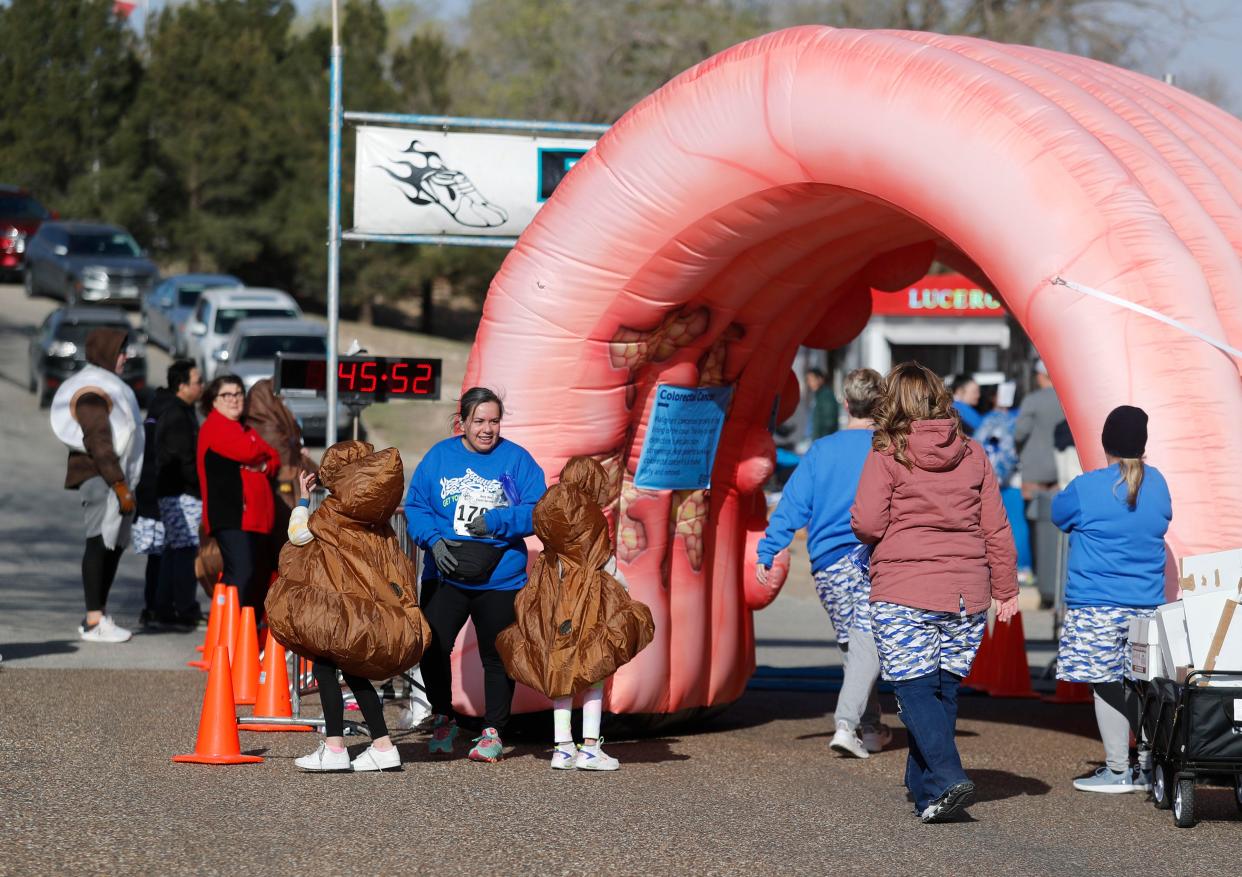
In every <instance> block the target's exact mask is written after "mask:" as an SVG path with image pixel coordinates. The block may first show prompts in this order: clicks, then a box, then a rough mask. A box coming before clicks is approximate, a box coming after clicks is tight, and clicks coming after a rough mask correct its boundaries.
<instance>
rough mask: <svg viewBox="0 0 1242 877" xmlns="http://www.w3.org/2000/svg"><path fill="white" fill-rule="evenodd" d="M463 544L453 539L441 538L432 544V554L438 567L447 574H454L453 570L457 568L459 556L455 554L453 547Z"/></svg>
mask: <svg viewBox="0 0 1242 877" xmlns="http://www.w3.org/2000/svg"><path fill="white" fill-rule="evenodd" d="M459 545H461V543H460V542H454V541H453V540H452V539H441V540H440V541H439V542H436V543H435V544H434V545H432V546H431V556H432V557H433V558H435V561H436V569H438V570H440V572H441V573H442V574H444V575H446V576H448V575H452V574H453V570H455V569H457V558H456V557H454V556H453V549H454V548H456V547H458V546H459Z"/></svg>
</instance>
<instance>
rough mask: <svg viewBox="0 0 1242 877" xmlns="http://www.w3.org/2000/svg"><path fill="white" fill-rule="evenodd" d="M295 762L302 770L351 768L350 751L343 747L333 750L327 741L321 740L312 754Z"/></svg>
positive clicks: (341, 769) (342, 769) (340, 769)
mask: <svg viewBox="0 0 1242 877" xmlns="http://www.w3.org/2000/svg"><path fill="white" fill-rule="evenodd" d="M293 763H294V764H296V765H297V766H298V767H300V768H302V770H316V771H344V770H349V753H348V752H346V751H345V750H343V749H342V750H341V751H340V752H333V751H332V750H331V749H329V748H328V744H327V742H326V741H320V743H319V748H318V749H316V750H315V751H314V752H312V753H311V754H310V755H303V756H302V757H301V758H297V759H294V761H293Z"/></svg>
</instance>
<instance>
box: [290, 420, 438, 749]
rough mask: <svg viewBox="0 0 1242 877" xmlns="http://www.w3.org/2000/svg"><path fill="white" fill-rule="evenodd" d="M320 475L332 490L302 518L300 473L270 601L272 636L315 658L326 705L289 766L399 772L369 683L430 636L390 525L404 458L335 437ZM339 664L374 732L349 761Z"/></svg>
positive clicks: (412, 658) (393, 670)
mask: <svg viewBox="0 0 1242 877" xmlns="http://www.w3.org/2000/svg"><path fill="white" fill-rule="evenodd" d="M321 474H322V476H323V479H324V486H325V487H327V488H328V490H329V491H330V493H329V496H328V497H327V498H326V499H325V500H324V502H323V503H322V504H321V505H320V506H319V508H318V509H316V510H315V512H314V514H313V516H310V517H309V520H308V515H307V513H308V511H309V506H310V492H311V490H312V489H313V487H314V484H315V475H313V474H311V473H309V472H304V473H302V474H301V476H300V477H299V491H298V496H299V498H298V503H299V505H298V506H297V507H296V508H295V509H294V511H293V514H292V515H291V516H290V524H289V533H288V536H289V544H287V545H286V546H285V547H284V548H283V549H282V550H281V555H280V576H279V577H278V578H277V580H276V583H275V584H274V585H273V586H272V589H271V592H270V593H269V594H268V598H267V615H268V619H269V623H270V624H271V631H272V635H273V636H274V637H275V638H276V639H277V641H279V642H281V643H285V644H287V645H288V646H289V647H290V648H291V649H293V650H294V651H295V652H296V653H297V654H300V655H305V656H307V657H310V658H312V659H313V662H314V664H313V666H314V670H313V672H314V676H315V680H316V682H317V683H318V685H319V699H320V703H321V704H322V706H323V717H324V733H325V739H324V740H323V741H322V742H321V743H320V744H319V746H318V747H317V748H316V749H315V751H314V752H312V753H310V754H309V755H305V756H303V757H301V758H299V759H297V760H296V761H295V762H294V763H295V764H296V765H297V766H298V767H299V768H301V769H302V770H306V771H344V770H353V771H356V772H361V771H378V770H400V768H401V756H400V754H399V753H398V752H397V749H396V747H395V746H393V743H392V739H391V738H390V737H389V736H388V726H387V723H386V722H385V720H384V709H383V701H382V700H381V698H380V696H379V693H378V692H377V691H376V690H375V686H374V685H373V684H372V682H371V680H372V679H376V678H380V679H382V678H387V677H389V676H393V675H396V674H399V673H402V672H404V671H405V670H408V669H409V668H410V667H412V666H413V665H414V664H415V663H416V662H417V661H418V659H419V657H420V656H421V655H422V654H423V650H424V649H425V648H426V645H427V643H428V641H429V640H430V639H431V629H430V628H429V627H428V626H427V622H426V621H425V620H424V618H423V615H422V613H421V612H420V611H419V609H418V601H417V597H416V594H417V586H416V585H417V583H416V582H415V576H416V573H415V571H414V564H413V563H412V562H411V560H410V558H409V557H408V556H406V554H405V553H404V552H403V551H402V550H401V546H400V544H399V543H398V541H397V535H396V533H394V532H393V529H392V526H391V525H390V524H389V519H390V518H391V517H392V514H393V512H394V511H396V508H397V506H398V504H399V503H400V502H401V495H402V493H403V491H404V488H405V473H404V469H403V468H402V464H401V455H400V454H399V453H398V452H397V450H396V449H395V448H389V449H387V450H384V451H379V452H376V451H375V449H374V448H373V447H372V446H371V445H370V444H368V443H366V442H359V441H347V442H340V443H338V444H335V445H333V446H332V447H330V448H328V450H327V451H325V452H324V457H323V468H322V469H321ZM338 669H339V671H340V672H341V674H342V675H343V676H344V679H345V684H346V685H348V686H349V689H350V691H351V692H353V695H354V699H355V700H356V701H357V704H358V707H359V709H360V710H361V711H362V715H363V718H364V719H365V720H366V723H367V728H368V730H369V732H370V734H371V745H370V746H369V747H367V749H366V750H365V751H364V752H362V753H361V754H360V755H359V756H358V757H357V758H355V759H354V760H353V761H352V762H351V761H350V759H349V754H348V753H347V752H346V751H345V738H344V723H345V702H344V698H343V697H342V694H341V686H340V683H339V682H338V681H337V671H338Z"/></svg>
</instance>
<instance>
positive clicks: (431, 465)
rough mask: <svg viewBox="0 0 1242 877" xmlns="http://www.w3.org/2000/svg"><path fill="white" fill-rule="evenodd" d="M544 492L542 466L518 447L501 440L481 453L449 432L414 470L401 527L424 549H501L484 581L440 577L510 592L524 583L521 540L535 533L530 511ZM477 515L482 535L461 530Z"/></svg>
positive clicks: (524, 543)
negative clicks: (452, 544)
mask: <svg viewBox="0 0 1242 877" xmlns="http://www.w3.org/2000/svg"><path fill="white" fill-rule="evenodd" d="M545 490H547V483H546V482H545V480H544V476H543V470H542V469H540V468H539V464H538V463H536V462H535V458H534V457H532V456H531V455H530V453H528V452H527V451H526V449H525V448H523V447H522V446H521V445H517V444H514V443H513V442H511V441H506V440H505V439H503V438H502V439H501V440H500V441H499V442H498V443H497V445H496V447H495V448H493V449H492V451H491V452H490V453H487V454H480V453H477V452H475V451H472V450H470V449H469V448H468V447H467V446H466V443H465V441H464V440H463V439H462V438H461V436H453V437H452V438H447V439H444V440H443V441H441V442H437V443H436V444H435V445H433V446H432V447H431V449H430V450H429V451H427V454H426V456H424V457H423V459H422V461H421V462H419V464H418V468H416V469H415V470H414V474H413V476H411V478H410V488H409V491H408V492H407V493H406V497H405V519H406V529H407V530H408V531H409V534H410V538H411V539H413V540H414V541H415V542H416V543H418V545H419V546H420V547H421V548H424V549H427V548H430V547H431V546H432V545H434V544H435V543H436V542H439V541H440V540H441V539H452V540H456V541H467V540H470V541H476V542H486V543H488V544H490V545H496V546H498V547H501V548H504V549H505V552H504V555H503V557H501V560H500V563H499V564H497V566H496V569H495V570H494V571H493V572H492V575H491V577H490V578H489V579H488V581H487V582H485V583H484V584H481V585H480V584H466V583H464V582H458V581H454V580H453V579H451V578H448V577H447V576H444V577H442V578H443V579H444V581H446V582H449V583H450V584H453V585H457V586H458V587H460V588H469V589H473V590H481V591H485V590H493V591H514V590H517V589H518V588H521V587H522V586H523V585H525V584H526V541H525V540H526V537H527V536H529V535H531V534H532V533H534V532H535V528H534V524H533V522H532V514H533V512H534V510H535V503H537V502H539V499H540V498H541V497H542V496H543V494H544V491H545ZM477 515H483V516H484V519H485V520H486V521H487V528H488V536H487V538H485V539H476V538H475V537H474V536H471V535H470V534H469V532H468V531H467V530H466V524H468V523H469V521H470V520H471V519H472V518H473V517H475V516H477ZM427 559H428V560H430V557H428V558H427Z"/></svg>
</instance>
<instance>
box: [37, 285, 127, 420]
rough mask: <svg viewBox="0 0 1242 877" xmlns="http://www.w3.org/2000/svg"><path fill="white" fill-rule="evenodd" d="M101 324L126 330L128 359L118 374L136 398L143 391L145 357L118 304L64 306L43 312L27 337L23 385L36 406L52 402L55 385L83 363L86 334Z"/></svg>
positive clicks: (59, 383)
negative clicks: (43, 316)
mask: <svg viewBox="0 0 1242 877" xmlns="http://www.w3.org/2000/svg"><path fill="white" fill-rule="evenodd" d="M101 326H106V327H108V328H117V329H124V330H125V331H126V332H129V333H130V340H129V346H128V347H126V349H125V352H126V354H127V355H128V357H129V358H128V359H127V360H126V362H125V371H124V372H122V374H121V378H122V379H124V381H125V383H127V384H129V385H130V386H131V387H132V388H133V390H134V393H135V394H136V395H137V396H138V399H139V401H145V397H146V395H147V357H146V350H145V348H144V347H143V346H142V345H141V344H139V343H138V341H137V333H136V332H134V331H133V329H132V328H131V327H130V325H129V320H128V319H127V318H126V316H125V313H124V312H123V311H122V310H121V309H120V308H107V307H84V306H81V305H78V306H68V305H66V306H65V307H60V308H57V309H56V310H54V311H52V312H51V313H50V314H48V315H47V318H46V319H45V320H44V321H43V325H41V326H40V327H39V331H38V332H36V333H35V335H34V337H32V338H31V339H30V351H29V364H30V372H29V378H28V379H27V381H26V384H27V388H28V389H29V390H30V392H32V393H34V394H35V395H36V396H37V398H38V400H39V407H40V408H46V407H47V406H48V405H51V404H52V396H54V395H55V394H56V389H57V388H58V387H59V386H60V385H61V384H62V383H64V382H65V380H66V379H67V378H69V377H70V376H71V375H72V374H73V373H74V372H76V371H79V370H81V369H82V368H84V367H85V366H86V336H87V335H88V334H89V333H90V331H91V330H92V329H97V328H99V327H101Z"/></svg>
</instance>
